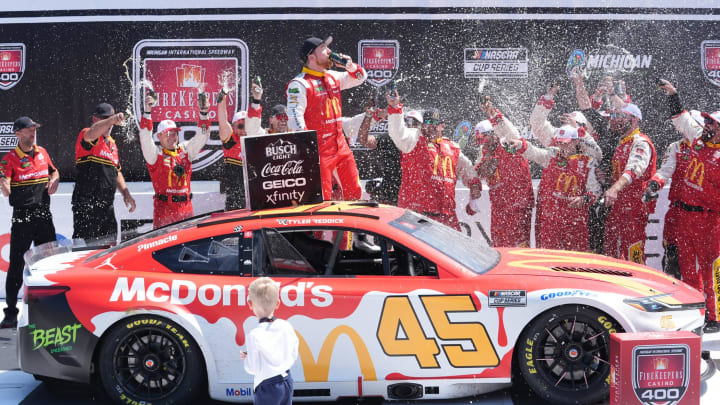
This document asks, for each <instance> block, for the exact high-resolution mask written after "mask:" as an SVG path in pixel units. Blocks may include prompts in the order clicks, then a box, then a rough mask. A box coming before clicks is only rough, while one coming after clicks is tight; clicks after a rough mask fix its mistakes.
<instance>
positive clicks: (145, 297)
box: [110, 277, 333, 308]
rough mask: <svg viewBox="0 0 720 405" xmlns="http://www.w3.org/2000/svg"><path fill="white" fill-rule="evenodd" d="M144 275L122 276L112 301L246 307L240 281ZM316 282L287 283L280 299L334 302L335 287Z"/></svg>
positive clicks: (291, 303)
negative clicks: (225, 282)
mask: <svg viewBox="0 0 720 405" xmlns="http://www.w3.org/2000/svg"><path fill="white" fill-rule="evenodd" d="M145 284H146V283H145V278H143V277H132V280H131V279H130V278H129V277H119V278H118V279H117V281H116V282H115V287H114V288H113V292H112V294H111V295H110V302H116V301H123V302H142V301H152V302H167V301H169V302H170V303H171V304H178V305H190V304H193V303H195V301H196V300H197V301H199V302H200V304H202V305H205V306H215V305H222V306H232V305H235V306H245V305H246V302H247V296H246V287H245V286H244V285H240V284H233V285H217V284H203V285H200V286H198V285H197V284H196V283H194V282H192V281H190V280H179V279H176V280H172V282H171V283H170V284H168V283H165V282H162V281H156V282H153V283H151V284H150V285H148V286H146V285H145ZM314 284H315V283H314V282H308V283H306V282H299V283H297V285H292V284H291V285H286V286H284V287H282V288H280V299H281V300H282V304H283V305H284V306H287V307H304V306H306V305H308V304H307V301H309V303H310V305H313V306H316V307H321V308H322V307H328V306H330V305H331V304H332V303H333V296H332V287H330V286H327V285H314ZM233 294H237V303H236V304H235V303H233V302H232V296H233Z"/></svg>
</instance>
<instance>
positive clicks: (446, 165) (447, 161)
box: [433, 155, 455, 179]
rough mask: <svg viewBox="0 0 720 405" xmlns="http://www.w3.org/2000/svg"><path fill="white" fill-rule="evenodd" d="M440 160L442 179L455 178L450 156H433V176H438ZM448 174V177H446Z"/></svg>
mask: <svg viewBox="0 0 720 405" xmlns="http://www.w3.org/2000/svg"><path fill="white" fill-rule="evenodd" d="M440 159H442V174H443V177H449V178H451V179H453V178H455V170H454V168H453V159H452V156H441V155H435V163H434V164H433V174H434V175H436V174H438V163H439V162H440ZM448 172H449V175H448Z"/></svg>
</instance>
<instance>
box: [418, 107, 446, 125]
mask: <svg viewBox="0 0 720 405" xmlns="http://www.w3.org/2000/svg"><path fill="white" fill-rule="evenodd" d="M427 120H435V121H437V122H443V120H442V119H440V110H438V109H437V108H430V109H427V110H425V111H423V122H425V121H427Z"/></svg>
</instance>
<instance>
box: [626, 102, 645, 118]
mask: <svg viewBox="0 0 720 405" xmlns="http://www.w3.org/2000/svg"><path fill="white" fill-rule="evenodd" d="M621 111H623V112H626V113H628V114H630V115H632V116H633V117H637V118H638V119H639V120H641V121H642V112H640V108H639V107H638V106H636V105H635V104H632V103H627V104H625V107H623V108H621Z"/></svg>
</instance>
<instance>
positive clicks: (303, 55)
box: [298, 37, 332, 62]
mask: <svg viewBox="0 0 720 405" xmlns="http://www.w3.org/2000/svg"><path fill="white" fill-rule="evenodd" d="M331 42H332V37H327V38H325V40H322V39H320V38H318V37H310V38H308V39H306V40H305V41H303V43H302V46H301V47H300V49H299V50H298V57H299V58H300V60H301V61H303V62H305V60H306V59H307V57H308V55H310V54H311V53H313V51H315V48H317V47H318V46H320V45H322V44H325V45H330V43H331Z"/></svg>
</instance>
